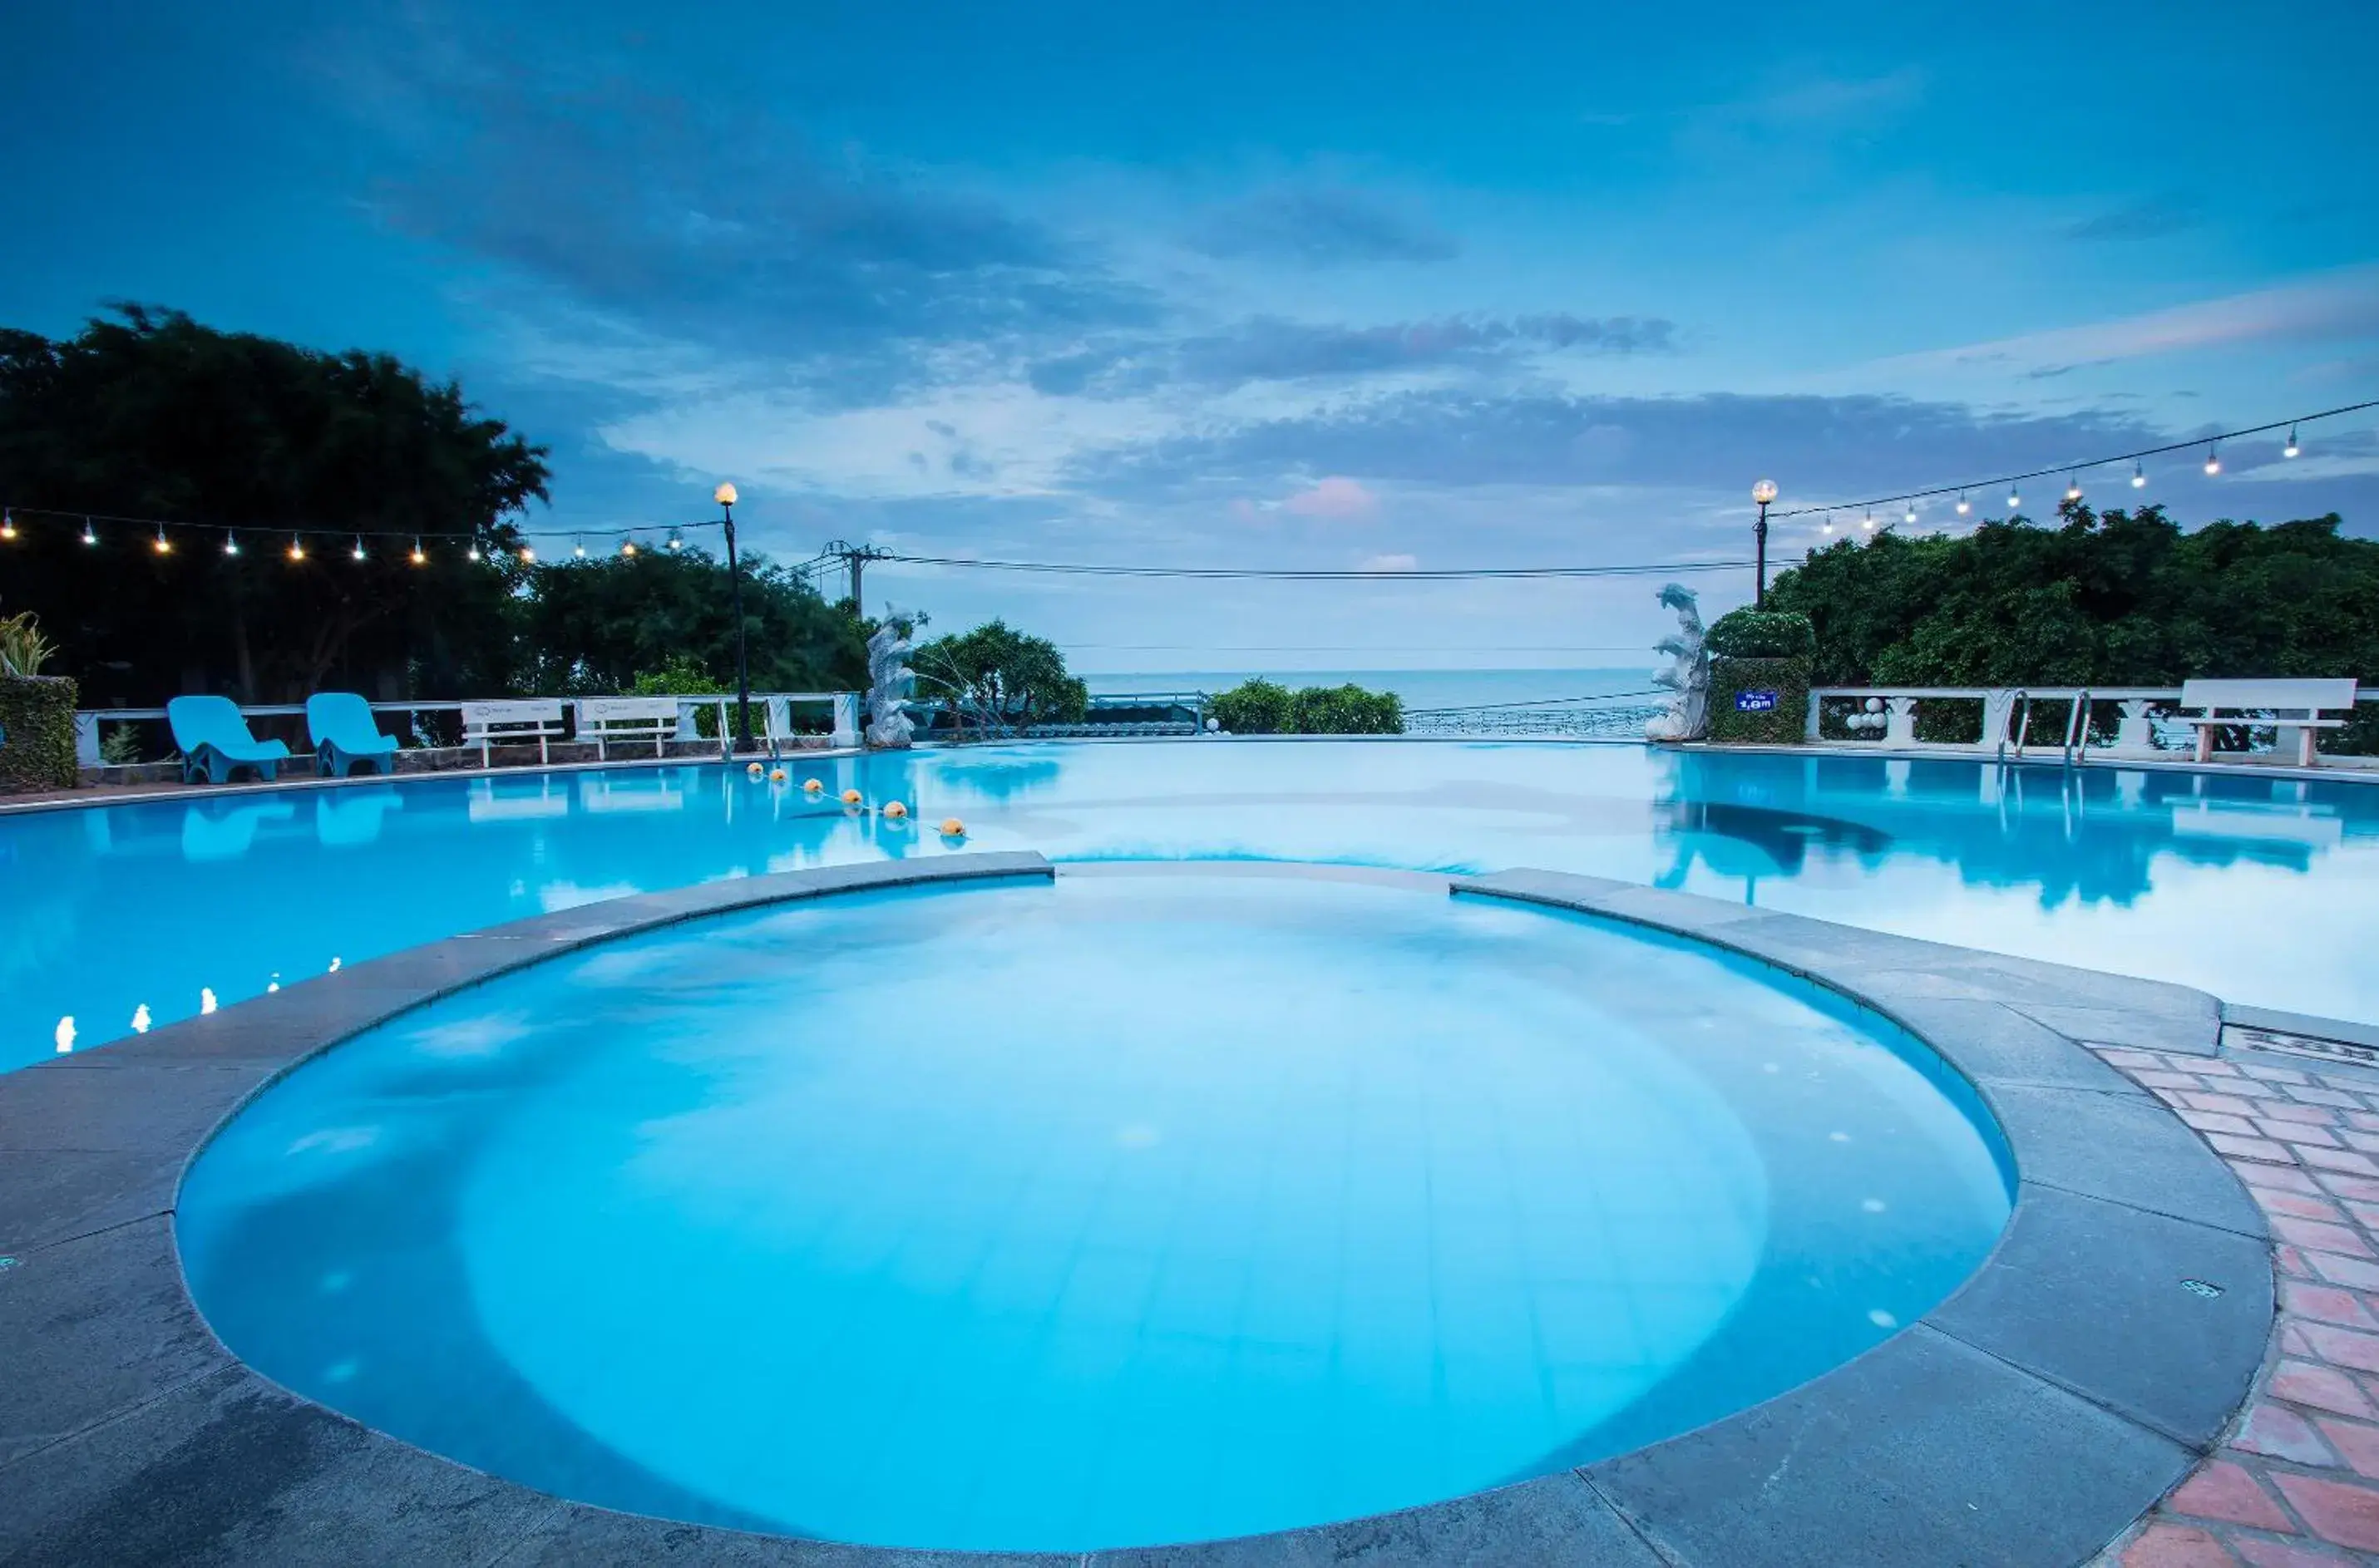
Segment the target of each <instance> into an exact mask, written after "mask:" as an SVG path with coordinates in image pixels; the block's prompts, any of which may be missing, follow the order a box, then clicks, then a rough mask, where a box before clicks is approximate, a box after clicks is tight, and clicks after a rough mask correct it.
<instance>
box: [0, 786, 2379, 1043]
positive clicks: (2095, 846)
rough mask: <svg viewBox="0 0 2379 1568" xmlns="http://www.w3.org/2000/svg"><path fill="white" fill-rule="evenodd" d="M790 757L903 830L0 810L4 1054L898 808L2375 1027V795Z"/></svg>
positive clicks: (597, 805) (522, 802)
mask: <svg viewBox="0 0 2379 1568" xmlns="http://www.w3.org/2000/svg"><path fill="white" fill-rule="evenodd" d="M796 767H797V772H796V775H795V779H794V782H795V783H796V784H798V782H799V780H800V778H801V777H802V776H803V774H805V773H815V774H816V775H817V776H818V777H820V778H823V779H824V780H826V781H827V783H829V784H830V785H831V786H832V787H833V789H834V790H836V791H839V790H842V789H843V788H845V787H854V788H858V789H861V790H863V791H864V792H865V793H866V794H867V796H868V798H869V799H870V800H871V801H882V800H888V799H899V800H901V801H904V802H909V803H911V804H912V805H914V806H916V807H917V808H918V812H917V817H912V819H911V820H910V821H909V822H908V823H906V824H894V823H889V822H887V821H884V820H882V819H880V818H877V817H874V816H867V815H861V814H851V813H845V812H843V811H841V810H840V809H839V808H837V807H836V806H834V805H833V804H832V803H830V802H828V803H826V804H813V803H810V802H807V801H806V800H805V799H804V798H803V795H802V794H801V792H800V790H798V789H787V788H784V787H779V786H771V785H768V784H766V783H754V782H753V781H751V780H749V779H747V778H744V777H743V774H742V773H741V772H740V771H739V772H732V773H731V772H729V771H727V770H725V769H722V768H719V767H716V766H685V767H670V768H662V769H636V770H624V771H612V772H605V773H581V774H575V775H572V774H553V775H539V774H522V775H519V776H514V777H502V778H493V779H488V778H478V779H451V778H450V779H439V778H426V779H420V780H407V781H405V782H402V783H395V784H358V785H354V786H349V787H345V788H342V789H338V790H319V791H306V792H299V793H294V794H284V795H277V796H263V797H260V796H245V797H241V796H225V797H220V798H213V799H208V800H204V801H200V802H187V803H186V802H157V803H150V804H127V805H118V806H110V807H105V808H99V809H84V810H77V811H66V812H42V813H34V814H18V815H9V816H6V817H0V1068H5V1067H17V1066H22V1065H24V1064H25V1063H27V1062H30V1061H36V1060H39V1059H40V1058H42V1056H45V1055H50V1054H52V1053H53V1052H54V1051H55V1050H56V1049H57V1048H58V1046H59V1044H60V1043H61V1040H62V1036H63V1037H65V1038H66V1040H69V1041H70V1042H71V1043H73V1044H74V1045H76V1046H77V1047H78V1048H79V1047H83V1046H89V1045H93V1044H98V1043H103V1042H105V1041H107V1040H111V1039H115V1038H117V1037H120V1036H122V1035H123V1034H125V1033H127V1031H130V1030H132V1029H133V1028H135V1027H136V1024H137V1023H158V1022H164V1021H168V1020H170V1019H177V1018H184V1017H187V1016H188V1015H190V1014H191V1013H194V1012H197V1011H199V1009H200V1008H201V1007H204V1006H206V1005H207V1003H208V999H209V998H210V997H211V998H212V999H213V1000H214V1002H216V1003H218V1004H223V1003H229V1002H233V1001H236V1000H239V999H241V998H243V997H248V996H253V995H257V994H259V993H260V992H261V991H263V990H264V989H266V987H267V986H269V985H272V984H274V983H287V982H290V981H294V980H298V979H302V978H304V977H306V976H308V975H312V974H319V973H320V972H321V971H324V970H326V969H328V968H329V967H330V966H331V965H332V963H334V962H353V961H356V960H357V959H364V958H368V957H372V956H375V955H378V954H381V953H386V952H390V951H392V950H394V949H396V948H399V947H407V946H410V945H412V944H414V943H417V942H422V941H426V940H429V939H432V938H436V937H441V936H446V935H453V934H454V933H456V932H460V931H465V930H472V929H476V928H477V927H481V926H486V925H490V924H493V923H497V922H500V921H503V920H508V919H512V918H514V917H516V916H520V915H525V914H534V913H537V912H538V911H543V910H550V909H556V908H561V907H563V906H567V905H571V904H576V903H583V902H585V901H586V900H589V899H599V898H604V897H607V896H610V895H612V894H616V893H626V892H632V891H639V890H646V889H652V888H658V887H670V886H675V885H681V884H684V883H690V882H697V881H704V880H707V879H710V878H715V877H722V876H736V875H743V874H751V873H756V872H765V871H770V870H778V869H785V868H792V867H799V866H806V865H814V864H818V863H821V862H836V861H851V860H863V859H871V858H876V857H881V856H901V855H914V854H927V855H931V854H942V853H946V852H948V848H947V847H946V846H945V844H944V843H943V841H942V840H941V839H940V838H939V837H938V836H937V835H936V834H935V833H933V832H932V831H931V829H930V826H926V825H925V824H929V823H930V822H933V821H938V820H939V819H940V818H942V817H943V816H946V815H949V814H957V815H959V816H961V817H963V818H964V819H965V820H966V822H967V824H968V826H969V828H970V830H971V834H970V837H969V838H968V839H967V844H968V845H969V846H971V847H973V848H978V849H1017V848H1025V849H1037V850H1042V851H1044V852H1045V853H1046V854H1048V855H1050V856H1052V857H1053V858H1060V859H1078V860H1079V859H1115V858H1123V857H1132V856H1143V857H1156V858H1173V857H1183V856H1205V857H1214V856H1222V857H1269V858H1276V859H1317V860H1334V861H1344V862H1355V863H1359V864H1368V865H1377V866H1401V867H1407V868H1413V869H1422V870H1461V871H1493V870H1498V869H1502V868H1504V867H1508V866H1515V865H1531V866H1542V867H1547V868H1550V869H1552V870H1557V871H1579V872H1589V873H1594V874H1601V875H1606V876H1615V877H1621V878H1625V879H1629V880H1633V881H1636V882H1646V883H1658V884H1660V885H1661V886H1664V887H1682V888H1685V889H1687V890H1689V891H1693V892H1698V893H1708V894H1712V895H1716V896H1718V897H1721V898H1727V899H1743V900H1747V901H1751V902H1756V903H1759V904H1763V905H1769V906H1772V907H1774V908H1778V909H1782V910H1788V911H1795V912H1799V913H1805V914H1811V915H1817V916H1820V917H1822V918H1825V919H1829V920H1836V921H1842V922H1846V923H1851V924H1854V925H1863V926H1867V927H1870V928H1872V929H1876V930H1880V931H1890V932H1896V933H1899V934H1902V935H1911V936H1921V937H1930V938H1934V939H1937V940H1940V941H1946V942H1953V943H1960V944H1963V945H1966V946H1969V947H1986V948H1993V949H1997V950H1999V951H2003V952H2010V953H2017V954H2022V955H2025V956H2028V957H2033V958H2041V959H2056V960H2061V961H2063V962H2067V963H2074V964H2081V965H2085V966H2089V967H2093V968H2099V969H2107V970H2113V971H2119V972H2123V973H2129V974H2138V975H2145V976H2148V977H2150V978H2155V979H2163V980H2171V981H2177V982H2180V983H2185V984H2191V985H2196V986H2200V987H2203V988H2204V989H2205V990H2208V991H2211V992H2213V993H2214V994H2216V995H2219V996H2221V997H2223V998H2225V999H2226V1000H2229V1001H2234V1002H2251V1003H2260V1004H2263V1005H2265V1006H2272V1007H2287V1008H2291V1009H2293V1010H2296V1011H2300V1012H2312V1013H2323V1014H2328V1015H2331V1016H2334V1017H2339V1018H2348V1019H2361V1020H2362V1021H2365V1022H2379V965H2373V963H2372V962H2371V961H2370V959H2369V954H2370V950H2371V947H2372V944H2373V937H2374V935H2379V918H2374V911H2379V785H2373V784H2357V783H2348V782H2338V783H2327V782H2322V783H2295V782H2288V781H2285V780H2275V779H2271V778H2256V777H2254V776H2253V775H2252V774H2246V773H2240V772H2233V773H2226V774H2218V775H2214V776H2206V775H2191V774H2181V773H2150V772H2140V771H2125V770H2120V769H2117V768H2112V767H2103V766H2094V767H2091V768H2088V769H2085V770H2083V771H2081V772H2079V773H2077V774H2067V773H2064V772H2063V771H2061V770H2059V769H2058V768H2055V767H2023V768H2012V769H1999V768H1996V767H1991V766H1983V765H1979V764H1974V763H1967V762H1951V761H1934V760H1925V761H1884V760H1880V759H1874V758H1857V757H1796V756H1775V755H1710V754H1696V755H1677V754H1671V753H1663V752H1657V751H1653V750H1651V749H1648V748H1645V747H1637V746H1575V745H1560V744H1536V745H1531V744H1524V743H1509V744H1461V743H1451V742H1231V741H1214V742H1205V741H1200V742H1166V743H1141V744H1133V743H1120V744H1089V743H1085V744H1042V745H1033V746H1018V747H997V748H988V749H982V750H970V751H963V752H927V753H912V754H891V755H880V756H876V757H873V758H869V759H866V760H865V761H859V760H855V759H841V760H836V761H830V762H819V763H816V764H814V765H811V766H807V767H803V766H800V765H798V764H797V765H796ZM918 818H923V819H924V823H921V822H920V821H919V820H918ZM68 1019H71V1020H72V1021H71V1023H70V1024H68V1023H67V1022H66V1020H68Z"/></svg>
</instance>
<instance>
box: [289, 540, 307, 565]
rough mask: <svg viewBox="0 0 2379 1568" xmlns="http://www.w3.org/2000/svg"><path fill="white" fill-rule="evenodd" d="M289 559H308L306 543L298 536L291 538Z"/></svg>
mask: <svg viewBox="0 0 2379 1568" xmlns="http://www.w3.org/2000/svg"><path fill="white" fill-rule="evenodd" d="M289 559H290V560H292V561H303V560H305V559H306V541H305V539H304V538H302V537H299V536H298V535H296V534H292V535H290V536H289Z"/></svg>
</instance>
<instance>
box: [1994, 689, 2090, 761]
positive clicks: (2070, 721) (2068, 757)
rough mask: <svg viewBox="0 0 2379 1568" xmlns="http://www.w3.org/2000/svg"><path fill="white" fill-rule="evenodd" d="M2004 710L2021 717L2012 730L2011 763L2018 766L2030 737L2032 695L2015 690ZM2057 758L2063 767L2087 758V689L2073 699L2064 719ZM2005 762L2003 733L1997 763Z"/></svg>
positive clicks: (2006, 749)
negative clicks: (2016, 713)
mask: <svg viewBox="0 0 2379 1568" xmlns="http://www.w3.org/2000/svg"><path fill="white" fill-rule="evenodd" d="M2008 706H2009V707H2010V708H2011V710H2016V711H2018V712H2020V714H2021V717H2020V718H2018V719H2017V722H2016V726H2015V760H2016V761H2018V762H2022V761H2023V744H2024V742H2025V741H2027V740H2028V739H2030V738H2031V735H2032V694H2031V693H2030V692H2029V691H2025V690H2022V689H2019V690H2018V691H2017V692H2016V694H2015V695H2014V696H2013V697H2012V698H2011V699H2010V701H2009V704H2008ZM2058 756H2059V760H2060V761H2062V762H2063V763H2064V765H2065V766H2067V767H2074V766H2079V765H2080V764H2082V763H2084V762H2087V761H2088V760H2089V758H2090V688H2089V687H2087V686H2084V687H2083V688H2082V691H2081V694H2080V695H2078V696H2076V697H2075V698H2074V699H2073V706H2072V708H2071V711H2070V712H2068V713H2067V714H2066V716H2065V742H2064V744H2063V745H2061V746H2059V748H2058ZM2007 759H2008V738H2007V735H2006V734H2005V732H2004V731H2003V732H2001V734H2000V736H1999V761H2000V762H2001V763H2005V762H2006V761H2007Z"/></svg>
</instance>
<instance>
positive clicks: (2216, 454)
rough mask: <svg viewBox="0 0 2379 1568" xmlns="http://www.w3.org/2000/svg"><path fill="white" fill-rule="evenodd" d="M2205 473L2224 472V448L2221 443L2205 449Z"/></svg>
mask: <svg viewBox="0 0 2379 1568" xmlns="http://www.w3.org/2000/svg"><path fill="white" fill-rule="evenodd" d="M2205 471H2206V472H2207V473H2208V474H2219V473H2221V472H2222V448H2221V445H2220V443H2219V442H2217V443H2216V444H2215V445H2213V446H2209V447H2207V448H2206V449H2205Z"/></svg>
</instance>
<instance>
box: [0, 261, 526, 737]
mask: <svg viewBox="0 0 2379 1568" xmlns="http://www.w3.org/2000/svg"><path fill="white" fill-rule="evenodd" d="M544 457H545V452H544V449H543V448H541V447H535V446H531V445H529V444H528V443H527V442H525V440H522V439H521V438H520V437H518V436H517V435H514V434H513V432H512V431H511V430H510V429H508V428H506V427H505V425H504V424H503V422H502V421H501V420H498V419H493V418H489V417H487V416H482V415H480V414H478V413H477V411H475V410H474V409H473V408H472V407H471V405H470V404H468V403H467V402H465V399H464V396H463V393H462V391H461V389H460V388H458V387H457V386H455V385H454V384H453V383H452V382H446V383H434V382H431V381H429V380H426V379H425V378H424V377H423V376H422V375H421V373H420V372H419V371H417V370H415V369H413V368H410V367H407V366H405V365H404V364H402V363H400V362H399V361H397V360H396V359H394V358H392V357H391V356H387V355H384V354H368V353H364V352H361V351H351V352H347V353H344V354H325V353H321V352H318V351H316V350H312V349H307V348H301V347H298V346H296V345H295V344H286V343H279V342H275V341H273V340H272V339H269V338H262V337H257V336H252V335H249V334H247V333H233V332H218V331H215V330H214V329H212V328H210V327H204V326H200V325H199V323H197V322H195V321H193V320H190V319H189V318H188V317H187V316H185V315H183V314H182V313H181V312H179V311H175V310H165V309H159V308H150V307H144V306H137V305H133V306H124V307H120V308H118V310H117V315H116V319H113V320H92V321H91V322H90V323H89V324H88V325H87V326H86V327H85V328H84V330H83V331H82V332H80V333H79V334H78V335H77V336H75V337H73V338H70V339H66V340H65V341H62V342H53V341H51V340H49V339H46V338H43V337H41V336H39V335H37V334H34V333H31V332H13V331H0V495H5V496H6V498H7V499H8V500H9V501H12V502H18V503H21V504H22V505H24V506H25V507H27V508H32V507H37V506H38V507H43V508H50V509H55V510H57V511H63V512H67V513H90V514H92V515H94V516H97V517H107V516H128V517H140V518H157V519H163V520H165V521H169V522H180V523H191V524H211V525H231V526H235V527H236V528H238V529H240V530H242V533H241V535H240V536H239V539H238V542H239V543H240V545H241V547H242V548H241V549H240V551H239V553H238V554H236V555H232V554H226V553H225V552H224V551H223V548H222V547H223V537H222V536H220V535H200V534H194V533H185V534H181V535H179V536H178V537H175V535H173V534H171V533H169V534H168V536H167V539H168V542H169V543H170V544H172V546H173V547H174V548H173V549H172V550H171V551H170V552H166V553H161V552H159V551H158V550H157V549H156V548H155V544H156V538H155V535H154V533H153V531H151V530H145V529H136V528H131V527H127V526H124V525H115V524H104V523H102V524H96V525H94V526H93V533H94V535H95V536H96V537H97V538H98V540H99V543H97V544H96V545H85V544H84V543H82V542H81V540H82V528H81V525H80V520H79V518H78V517H75V518H66V517H58V516H54V515H41V514H36V513H32V512H30V511H28V512H24V513H18V517H17V519H16V521H17V524H18V538H17V539H16V540H15V541H13V542H12V543H11V544H10V545H9V546H8V547H7V553H6V556H5V557H0V563H4V564H0V571H5V573H6V576H5V577H0V584H5V587H0V593H5V595H6V598H7V599H8V601H9V604H10V608H12V609H13V608H26V607H30V608H34V609H39V610H40V611H41V612H42V618H43V621H44V623H45V624H46V625H48V626H50V627H51V628H53V629H54V633H55V634H56V635H58V636H59V638H60V639H61V645H60V649H59V654H60V662H61V663H62V664H64V665H65V666H66V667H67V668H69V669H73V670H74V671H75V672H76V674H77V675H78V676H79V677H80V678H81V680H82V681H83V686H84V700H85V701H87V702H91V701H96V702H102V703H136V702H137V703H151V702H155V701H158V700H160V699H162V698H163V697H165V696H168V695H171V694H176V693H180V692H185V691H193V690H208V689H216V690H222V689H228V690H230V691H231V692H233V693H235V694H237V695H238V696H240V697H242V698H243V699H246V700H249V701H260V700H264V699H267V698H272V697H291V696H295V695H297V694H302V693H304V692H307V691H311V690H314V689H316V688H318V687H320V686H322V685H324V684H326V683H331V682H333V681H335V682H336V683H338V684H343V685H352V686H356V687H358V688H361V689H364V690H367V691H373V692H386V693H388V694H390V695H396V694H400V693H401V691H402V689H403V688H405V687H406V686H409V685H417V684H425V683H426V684H428V685H430V686H433V687H438V688H442V689H444V690H449V691H456V692H463V691H494V690H501V689H503V687H504V686H505V684H506V683H507V682H508V681H509V679H510V676H511V674H512V671H511V669H510V668H509V665H510V659H511V655H512V651H513V639H512V635H511V633H512V627H511V621H510V614H511V602H512V597H513V592H514V590H515V589H516V588H517V587H518V586H519V585H520V579H521V575H522V571H523V569H521V568H519V567H518V566H517V564H516V563H513V564H510V565H507V566H505V567H502V568H497V569H491V568H490V566H489V564H488V563H487V562H480V563H477V564H474V563H472V562H470V561H467V560H465V555H464V546H465V544H466V543H467V542H469V541H472V540H476V541H477V542H478V544H479V545H480V547H481V549H483V550H484V551H488V552H490V554H492V553H493V552H495V551H497V550H501V551H503V552H504V553H505V554H506V555H507V556H509V555H510V554H511V552H512V550H513V548H514V547H515V546H516V544H517V537H516V536H515V534H514V533H513V525H514V523H513V520H514V519H515V518H517V516H518V515H519V514H520V513H522V512H523V511H524V509H525V507H526V506H527V504H528V503H529V502H530V501H533V500H538V501H541V500H544V499H545V498H546V484H547V478H548V473H547V469H546V465H545V461H544ZM381 530H394V531H398V532H401V533H403V534H405V535H407V536H410V535H418V536H419V537H421V539H422V540H423V542H424V546H425V553H426V555H427V560H426V561H425V562H424V563H423V564H419V565H417V564H415V563H414V561H413V560H412V549H411V545H410V539H409V538H405V539H376V540H365V541H363V544H364V559H363V560H361V561H357V560H356V559H355V558H354V554H355V549H356V539H355V536H356V535H358V534H362V533H368V532H373V531H381ZM298 537H304V538H305V539H306V541H307V545H308V549H307V551H306V556H305V559H304V560H302V561H293V560H291V559H290V558H289V555H288V547H289V545H290V543H291V541H292V540H293V539H296V538H298Z"/></svg>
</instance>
